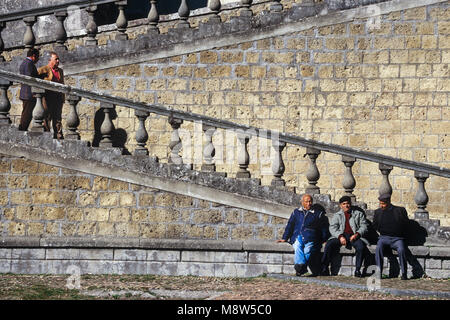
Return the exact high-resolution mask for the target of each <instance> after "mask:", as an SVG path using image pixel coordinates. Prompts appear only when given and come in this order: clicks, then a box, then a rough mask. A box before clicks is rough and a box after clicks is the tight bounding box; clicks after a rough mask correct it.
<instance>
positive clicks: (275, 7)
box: [270, 0, 283, 12]
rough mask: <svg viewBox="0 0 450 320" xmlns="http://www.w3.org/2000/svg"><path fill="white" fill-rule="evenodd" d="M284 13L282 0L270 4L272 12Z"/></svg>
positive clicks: (274, 0) (275, 0)
mask: <svg viewBox="0 0 450 320" xmlns="http://www.w3.org/2000/svg"><path fill="white" fill-rule="evenodd" d="M281 11H283V5H282V4H281V3H280V0H273V1H272V2H270V12H281Z"/></svg>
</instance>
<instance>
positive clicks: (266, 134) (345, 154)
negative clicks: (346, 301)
mask: <svg viewBox="0 0 450 320" xmlns="http://www.w3.org/2000/svg"><path fill="white" fill-rule="evenodd" d="M0 77H2V78H4V79H5V80H2V81H1V83H0V119H1V121H0V123H3V124H5V125H9V123H10V122H11V121H10V119H9V117H8V111H9V108H10V102H9V100H8V95H7V91H8V88H9V87H10V86H11V85H12V83H13V81H14V82H19V83H26V84H29V85H32V88H33V92H34V93H35V96H36V99H37V104H36V107H35V109H34V112H33V120H32V125H31V129H30V131H33V132H43V130H44V128H43V126H42V121H43V118H44V109H43V108H42V101H41V100H42V94H43V92H44V89H52V90H55V91H59V92H63V93H65V94H66V97H67V98H66V99H67V101H68V102H69V104H70V105H71V115H70V117H69V119H68V120H69V121H68V124H67V125H68V126H69V127H68V131H69V133H70V134H69V135H68V136H67V139H79V134H78V132H77V126H78V122H79V121H77V119H78V118H79V117H78V115H77V108H76V105H77V103H78V102H79V99H80V98H87V99H91V100H96V101H100V110H102V112H103V114H104V117H103V121H102V124H101V126H100V142H99V148H111V147H113V146H114V145H113V141H112V136H113V134H114V130H115V127H114V123H113V121H112V113H114V109H115V106H116V105H120V106H124V107H128V108H132V109H134V110H135V114H136V117H137V118H138V120H139V127H138V130H137V132H136V143H137V145H138V147H137V148H136V150H135V155H139V156H142V155H147V154H148V153H149V150H148V149H147V147H146V141H147V139H148V135H147V130H146V127H145V121H144V120H145V119H146V118H147V117H148V115H149V114H150V113H155V114H158V115H161V116H165V117H167V121H168V123H169V124H170V127H171V128H172V135H171V139H170V143H169V145H168V150H169V154H170V157H169V160H168V161H169V164H170V163H172V164H176V165H184V166H186V167H188V168H190V169H192V167H193V164H192V163H185V161H184V159H183V154H182V153H183V150H182V149H183V144H182V141H181V138H180V134H179V129H180V127H181V126H182V125H183V124H184V123H185V122H186V121H187V122H201V123H202V124H203V125H205V127H204V129H203V134H204V136H205V138H206V141H207V143H206V144H205V145H203V144H202V145H203V155H204V157H203V159H202V160H201V161H202V169H204V170H206V171H208V172H211V171H212V172H214V171H215V166H214V150H215V148H216V146H215V145H214V143H213V141H212V139H211V130H212V131H215V130H217V129H218V128H220V129H225V130H231V131H232V132H234V133H235V135H236V137H237V141H238V143H237V154H238V156H237V166H238V167H239V169H238V171H237V173H236V176H235V178H236V179H239V180H246V181H252V183H255V184H260V179H254V178H252V174H251V171H250V170H249V163H250V154H249V152H248V143H249V141H250V139H253V138H261V137H263V138H266V139H268V140H271V141H272V146H273V148H274V149H275V157H274V158H273V159H272V158H271V159H270V161H271V163H272V170H273V180H272V185H273V186H278V188H287V187H289V186H286V185H285V182H284V180H283V172H284V170H283V154H282V150H283V148H284V147H285V146H286V144H295V145H298V146H301V147H305V148H306V150H305V156H308V158H309V160H310V166H309V169H308V171H307V172H306V174H305V176H306V180H307V185H306V187H305V192H307V193H310V194H320V189H319V187H318V186H317V182H318V181H319V179H320V171H319V169H318V166H317V164H316V161H317V159H318V156H319V155H320V154H321V153H322V152H330V153H334V154H338V155H341V156H342V170H343V172H344V179H343V182H342V185H343V188H344V189H345V190H346V193H347V194H348V195H349V196H351V197H353V199H355V198H356V197H355V195H354V194H353V190H354V189H355V188H357V185H356V181H355V179H354V177H353V174H352V170H351V167H352V165H353V164H354V163H355V162H356V161H357V160H359V159H361V160H366V161H371V162H376V163H379V170H380V174H381V175H382V180H381V184H380V186H379V193H380V194H384V193H389V194H392V187H391V185H390V182H389V173H390V172H391V170H392V169H393V167H394V166H396V167H400V168H403V169H408V170H413V171H414V173H415V174H414V177H415V178H416V180H417V183H418V187H417V192H416V194H415V195H411V196H412V197H414V200H415V202H416V205H417V210H416V211H415V214H414V217H415V219H417V220H418V221H429V213H428V211H427V209H426V207H427V203H428V201H429V197H428V194H427V191H426V187H425V182H426V179H427V178H428V177H429V175H430V174H432V175H437V176H442V177H446V178H449V177H450V170H449V169H445V168H442V167H436V166H431V165H428V164H422V163H418V162H414V161H407V160H402V159H398V158H393V157H388V156H384V155H381V154H377V153H372V152H366V151H361V150H355V149H351V148H348V147H344V146H339V145H333V144H325V143H321V142H319V141H314V140H309V139H304V138H300V137H297V136H294V135H291V134H285V133H280V132H277V131H273V130H265V129H262V128H256V127H250V126H244V125H239V124H236V123H233V122H230V121H225V120H219V119H215V118H212V117H207V116H203V115H199V114H193V113H189V112H184V111H179V110H174V109H171V108H168V107H165V106H157V105H148V104H145V103H138V102H134V101H132V100H129V99H125V98H117V97H113V96H109V95H106V94H99V93H95V92H92V91H89V90H83V89H78V88H72V87H70V86H67V85H60V84H54V83H49V82H46V81H43V80H39V79H33V78H29V77H25V76H21V75H17V74H14V73H10V72H7V71H0ZM93 129H94V128H93ZM200 143H202V142H201V141H200ZM424 223H425V224H426V225H427V226H428V225H430V224H429V222H424ZM436 231H437V230H434V232H436Z"/></svg>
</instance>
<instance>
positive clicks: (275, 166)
mask: <svg viewBox="0 0 450 320" xmlns="http://www.w3.org/2000/svg"><path fill="white" fill-rule="evenodd" d="M272 147H273V148H274V149H275V153H276V154H275V159H274V160H273V162H272V172H273V175H274V178H273V179H272V182H271V184H272V185H273V186H285V185H286V181H284V179H282V178H281V177H282V176H283V174H284V171H285V169H286V168H285V166H284V162H283V157H282V154H281V153H282V152H283V150H284V148H285V147H286V142H282V141H280V140H278V139H276V140H275V139H274V140H272Z"/></svg>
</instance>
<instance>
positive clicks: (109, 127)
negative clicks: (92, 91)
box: [98, 102, 116, 148]
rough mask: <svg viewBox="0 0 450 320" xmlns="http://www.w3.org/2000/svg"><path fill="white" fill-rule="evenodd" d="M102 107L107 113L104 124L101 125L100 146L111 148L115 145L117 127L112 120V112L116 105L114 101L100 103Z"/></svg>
mask: <svg viewBox="0 0 450 320" xmlns="http://www.w3.org/2000/svg"><path fill="white" fill-rule="evenodd" d="M100 108H101V109H102V110H103V113H104V114H105V118H104V119H103V122H102V125H101V126H100V137H101V138H100V142H99V144H98V145H99V147H101V148H111V147H112V146H113V140H112V137H113V134H114V130H116V128H115V127H114V123H113V122H112V119H111V118H112V115H111V114H112V112H113V111H114V109H115V106H114V105H113V104H112V103H105V102H101V103H100Z"/></svg>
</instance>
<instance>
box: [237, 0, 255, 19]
mask: <svg viewBox="0 0 450 320" xmlns="http://www.w3.org/2000/svg"><path fill="white" fill-rule="evenodd" d="M252 2H253V0H241V5H242V7H243V8H242V9H241V11H240V12H239V15H241V16H252V15H253V11H252V10H251V9H250V7H251V6H252Z"/></svg>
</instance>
